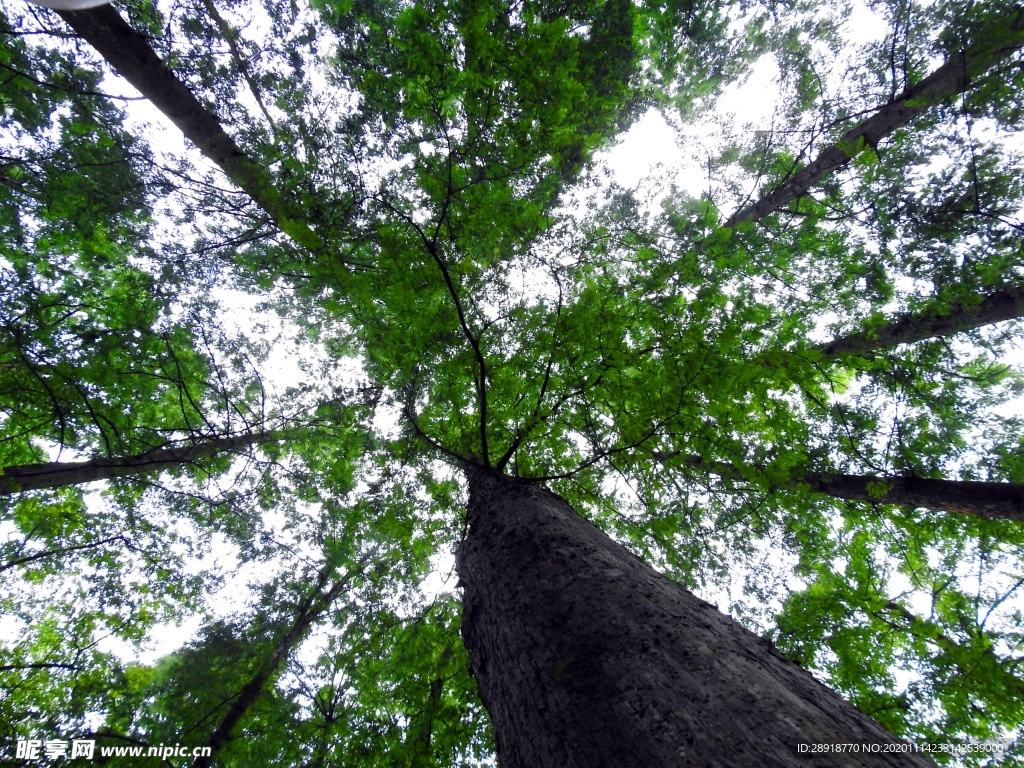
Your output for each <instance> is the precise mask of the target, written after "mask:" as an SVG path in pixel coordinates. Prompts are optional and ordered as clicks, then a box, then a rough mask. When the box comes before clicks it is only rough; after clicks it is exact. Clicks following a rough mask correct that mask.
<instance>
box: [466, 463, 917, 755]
mask: <svg viewBox="0 0 1024 768" xmlns="http://www.w3.org/2000/svg"><path fill="white" fill-rule="evenodd" d="M467 474H468V477H469V486H470V497H469V532H468V535H467V537H466V539H465V541H464V542H463V543H462V545H461V546H460V548H459V552H458V558H457V563H458V571H459V576H460V579H461V582H462V586H463V590H464V596H463V619H462V635H463V638H464V640H465V643H466V647H467V649H468V651H469V657H470V662H471V665H472V668H473V672H474V674H475V676H476V679H477V682H478V685H479V687H480V696H481V699H482V700H483V703H484V705H485V706H486V707H487V709H488V711H489V712H490V715H491V720H492V722H493V725H494V734H495V742H496V745H497V753H498V759H499V762H500V765H501V766H502V768H544V766H552V767H553V768H554V767H555V766H557V767H558V768H569V767H571V766H578V767H579V768H599V767H600V766H608V767H609V768H611V767H613V766H623V767H624V768H625V767H628V768H647V767H649V766H650V767H653V766H665V767H666V768H685V767H686V766H694V767H695V768H696V767H697V766H700V767H701V768H713V767H714V766H730V767H731V766H779V768H781V767H782V766H788V767H792V766H822V767H823V768H824V766H929V765H933V764H932V763H931V762H930V761H929V760H928V759H926V758H925V757H924V756H923V755H916V754H913V753H912V752H902V751H900V752H889V753H886V752H883V751H881V750H884V749H885V748H886V746H885V745H889V749H904V748H908V747H906V745H905V744H904V743H903V742H899V741H898V740H897V739H895V737H893V736H892V735H891V734H889V733H888V732H886V731H885V730H884V729H883V728H882V727H881V726H880V725H878V724H877V723H875V722H874V721H873V720H872V719H871V718H869V717H868V716H867V715H865V714H863V713H862V712H860V711H858V710H857V709H855V708H854V707H853V706H851V705H850V704H848V703H847V702H845V701H844V700H843V699H842V698H840V697H839V696H838V695H836V694H835V693H834V692H832V691H831V690H829V689H828V688H826V687H825V686H824V685H822V684H821V683H819V682H818V681H816V680H815V679H814V678H813V677H811V675H810V674H808V673H807V672H806V671H804V670H803V669H801V668H800V667H799V666H797V665H796V664H795V663H793V662H792V661H790V660H788V659H786V658H785V657H783V656H782V655H781V654H780V653H778V652H777V651H775V650H774V648H773V647H772V646H771V644H770V643H768V641H766V640H764V639H762V638H760V637H758V636H757V635H755V634H753V633H752V632H749V631H748V630H746V629H744V628H743V627H741V626H740V625H739V624H737V623H736V622H735V621H733V620H732V619H730V618H728V617H727V616H724V615H723V614H721V613H720V612H719V611H717V610H716V609H715V608H714V607H713V606H711V605H709V604H708V603H705V602H703V601H702V600H699V599H697V598H696V597H694V596H693V595H691V594H690V593H689V592H687V591H686V590H685V589H683V588H682V587H681V586H679V585H678V584H676V583H675V582H673V581H671V580H669V579H668V578H666V577H665V576H662V575H661V574H659V573H657V572H656V571H655V570H653V569H652V568H650V567H648V566H647V565H645V564H644V563H643V562H642V561H641V560H639V559H638V558H637V557H635V556H634V555H632V554H630V553H629V552H628V551H627V550H626V549H625V548H623V547H622V546H620V545H619V544H617V543H615V542H613V541H612V540H611V539H610V538H608V536H606V535H605V534H604V533H602V532H601V531H600V530H598V529H597V528H596V527H594V526H593V525H591V524H590V523H589V522H587V521H586V520H584V519H583V518H581V517H580V516H579V515H577V514H576V512H575V511H574V510H573V509H572V507H570V506H569V505H568V504H567V503H566V502H565V501H564V500H563V499H561V498H560V497H558V496H556V495H555V494H553V493H551V492H549V491H546V490H544V489H542V488H539V487H536V486H531V485H527V484H524V483H521V482H517V481H515V480H513V479H510V478H507V477H504V476H502V475H499V474H497V473H495V472H492V471H490V470H486V469H482V468H470V469H468V470H467ZM804 744H806V745H818V744H847V745H855V746H852V747H846V750H847V751H841V752H813V751H811V750H812V749H814V747H813V746H808V747H806V748H802V747H801V745H804ZM876 750H877V751H876Z"/></svg>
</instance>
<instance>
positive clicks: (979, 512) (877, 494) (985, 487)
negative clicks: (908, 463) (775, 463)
mask: <svg viewBox="0 0 1024 768" xmlns="http://www.w3.org/2000/svg"><path fill="white" fill-rule="evenodd" d="M798 484H806V485H807V486H809V487H810V489H811V491H813V492H815V493H823V494H827V495H829V496H834V497H836V498H840V499H851V500H853V501H870V502H874V503H876V504H900V505H903V506H906V507H926V508H928V509H941V510H943V511H945V512H954V513H957V514H963V515H975V516H977V517H986V518H989V519H991V520H1024V485H1021V484H1020V483H986V482H979V481H975V480H933V479H931V478H926V477H873V476H871V475H844V474H836V475H809V476H806V477H804V478H802V479H801V480H800V481H797V482H795V483H793V485H798Z"/></svg>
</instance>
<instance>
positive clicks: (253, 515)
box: [0, 0, 1024, 766]
mask: <svg viewBox="0 0 1024 768" xmlns="http://www.w3.org/2000/svg"><path fill="white" fill-rule="evenodd" d="M0 14H2V16H0V44H2V47H0V105H2V109H3V113H2V118H0V198H2V205H0V515H2V517H0V573H2V574H3V579H2V585H0V610H2V615H3V618H2V619H0V734H2V735H0V753H2V754H3V762H4V764H11V765H22V764H31V763H32V762H33V761H31V760H28V759H23V758H25V756H24V755H23V754H21V755H18V756H17V757H16V756H15V755H16V749H17V748H18V747H17V746H16V743H17V742H24V741H25V740H39V741H40V742H46V743H49V742H54V741H61V740H63V741H66V742H71V741H73V740H85V739H87V740H92V741H94V742H95V743H96V744H97V745H99V746H109V747H124V746H131V745H136V746H149V745H158V744H187V745H195V746H199V745H208V746H209V747H210V749H211V755H210V756H209V757H197V758H196V759H195V761H194V762H193V763H192V764H193V765H196V766H200V765H209V764H212V763H216V764H218V765H231V766H234V765H238V766H249V765H317V766H328V765H338V766H341V765H346V766H347V765H373V766H387V765H394V766H399V765H401V766H407V765H413V766H420V765H422V766H435V765H436V766H455V765H460V766H477V765H489V764H493V759H494V758H493V755H494V750H495V745H494V744H495V742H494V738H493V735H492V726H491V720H490V719H489V717H488V710H487V708H485V706H484V703H483V702H482V701H481V698H480V695H479V694H478V690H477V681H476V680H475V679H474V670H475V671H476V672H477V673H478V672H479V670H478V669H477V668H476V667H473V666H472V665H473V664H474V663H476V662H473V661H471V658H470V657H469V656H468V655H467V651H466V647H465V644H464V641H463V637H462V636H461V635H460V625H461V624H462V623H463V622H468V621H469V619H467V618H466V617H464V616H463V612H462V609H461V604H460V600H461V597H462V589H463V586H464V585H463V584H462V583H457V582H458V579H457V578H456V576H455V574H454V566H453V565H452V563H453V558H452V556H453V554H454V553H455V552H456V550H458V549H459V547H460V544H461V543H462V542H464V541H465V540H466V538H467V535H468V533H467V531H468V530H469V525H468V520H469V517H468V513H467V500H468V490H467V489H468V487H469V486H468V483H467V477H471V476H473V473H474V472H477V471H480V470H481V469H485V470H487V471H488V472H492V473H499V474H500V475H501V476H504V477H507V478H511V479H513V481H514V482H515V483H517V484H520V485H532V484H536V485H540V486H543V487H546V488H549V489H551V490H552V491H553V492H555V493H557V494H558V496H560V497H561V498H562V499H564V500H565V501H566V502H567V504H569V505H571V508H572V509H575V510H576V511H577V512H578V513H579V514H580V515H582V516H584V517H585V518H586V519H588V520H590V521H591V522H593V523H594V524H595V525H596V526H597V527H598V528H599V529H600V530H601V531H603V532H604V533H605V534H607V536H609V537H611V539H613V540H615V541H617V542H619V543H621V544H622V545H624V546H625V547H626V548H628V549H629V550H630V551H631V552H633V553H634V554H635V555H637V556H638V557H639V558H640V559H642V560H643V561H644V562H646V563H648V564H650V565H652V566H654V567H655V568H656V569H657V570H658V571H660V572H661V573H663V574H665V575H666V576H668V577H669V578H671V579H672V580H674V581H676V582H678V583H679V584H681V585H683V586H684V587H685V588H686V589H688V590H690V591H692V592H694V593H695V594H697V595H698V596H700V597H703V598H704V599H706V600H709V601H711V602H713V603H715V604H716V605H717V606H718V608H719V609H720V610H721V611H723V612H725V613H727V614H729V615H730V616H732V618H733V619H735V620H737V621H739V622H740V623H742V624H743V625H744V626H746V627H748V628H749V629H752V630H754V631H755V632H757V633H758V634H760V635H763V636H765V637H767V638H769V639H770V640H771V642H772V643H773V644H774V646H775V647H777V648H778V650H779V651H781V652H782V653H783V654H785V655H786V656H788V657H789V658H790V659H792V660H793V661H795V662H796V663H797V664H799V665H800V666H802V667H803V668H805V669H807V670H809V671H810V672H812V673H813V674H814V675H815V677H816V678H817V679H819V680H820V681H822V682H823V683H825V684H827V685H828V686H829V687H830V688H832V689H833V690H835V691H836V692H838V693H839V694H840V695H841V696H842V697H843V698H845V699H846V700H847V701H849V702H850V703H852V704H853V705H855V706H856V707H857V708H859V709H860V710H861V711H863V712H864V713H866V714H867V715H869V716H870V717H871V718H873V719H874V720H876V721H877V722H878V723H880V724H881V725H882V726H884V727H885V728H886V729H888V730H889V731H890V732H891V733H892V734H894V735H895V736H896V737H900V738H905V739H907V740H909V741H911V742H915V743H920V744H925V743H936V744H939V743H946V744H969V743H972V742H978V741H985V740H1001V743H1005V744H1006V745H1008V747H1007V751H1006V752H1005V754H1004V755H1002V758H1001V761H1002V764H1006V765H1016V764H1022V765H1024V739H1021V738H1020V729H1021V727H1022V725H1024V669H1022V666H1021V664H1022V660H1024V648H1022V645H1024V632H1022V626H1024V619H1022V607H1021V606H1022V601H1021V588H1022V587H1024V557H1022V556H1024V423H1022V420H1021V416H1020V413H1021V395H1022V394H1024V373H1022V369H1021V365H1020V360H1021V357H1020V347H1019V345H1020V340H1021V324H1020V316H1021V313H1022V312H1024V246H1022V243H1024V241H1022V233H1024V220H1022V211H1024V209H1022V198H1024V154H1022V152H1024V143H1022V142H1021V135H1020V134H1021V123H1022V112H1021V109H1022V107H1021V99H1020V94H1021V93H1022V88H1024V54H1022V53H1021V49H1022V48H1024V8H1022V7H1020V6H1017V5H1014V4H1013V3H1009V2H1001V1H996V2H984V3H980V2H973V1H967V2H962V1H961V0H937V2H932V3H920V2H916V0H877V1H873V2H867V3H863V4H861V3H853V4H851V3H847V2H843V0H829V1H826V2H810V1H809V0H808V1H807V2H803V1H799V0H798V1H794V2H785V3H782V2H753V1H747V0H743V1H742V2H715V1H711V2H695V1H691V0H668V2H659V3H650V2H646V0H636V1H635V2H630V1H629V0H600V1H597V0H593V1H591V0H578V1H577V0H567V1H566V2H561V3H558V2H546V1H544V2H534V1H533V0H513V2H497V0H402V1H401V2H398V1H397V0H396V1H391V0H386V1H384V2H364V0H312V2H310V3H309V4H305V3H302V2H299V0H290V1H289V2H276V1H275V0H174V2H167V3H159V4H152V3H150V2H148V0H125V1H124V2H120V3H118V4H117V5H116V6H110V5H106V6H100V7H98V8H94V9H91V10H84V11H53V10H48V9H44V8H40V7H37V6H33V5H29V4H27V3H25V2H22V1H21V0H4V2H3V5H2V7H0ZM766 73H767V75H766ZM751 78H755V79H756V81H757V82H766V81H767V82H770V86H769V87H770V89H771V90H772V91H773V93H774V92H777V94H778V99H777V101H776V102H775V106H774V109H773V110H772V112H771V114H770V116H769V117H768V119H767V120H766V121H765V122H764V123H763V124H752V123H748V122H745V121H744V119H743V117H742V115H741V116H739V117H737V116H736V114H733V113H730V112H727V111H725V110H723V109H722V108H721V107H720V101H722V100H728V99H731V101H730V102H729V103H735V94H737V93H748V94H749V92H750V91H749V90H747V91H743V90H742V88H743V85H744V83H748V82H750V81H751ZM651 120H660V121H664V123H665V124H666V125H667V126H669V127H670V128H671V129H672V130H673V131H674V132H675V135H676V140H675V142H674V145H673V146H672V147H671V148H668V149H666V152H667V153H668V154H666V155H665V156H664V157H661V158H659V159H660V160H661V161H662V162H663V165H661V166H660V167H658V168H656V169H654V170H653V171H652V173H651V174H650V175H648V176H647V177H646V178H645V179H644V180H642V181H640V182H639V183H638V184H636V185H633V186H631V185H629V184H626V183H625V182H623V181H622V179H621V178H619V177H616V176H615V175H614V174H613V173H612V172H611V171H610V170H609V166H608V161H607V159H608V151H609V150H611V149H612V148H613V147H615V146H616V145H617V144H618V143H621V142H622V141H623V137H624V136H626V135H627V132H628V131H629V129H630V128H631V127H632V126H634V125H635V124H637V122H638V121H644V122H649V121H651ZM460 575H461V576H462V578H463V579H466V578H467V577H466V576H465V575H464V574H463V573H462V571H461V570H460ZM169 636H173V637H181V638H182V639H181V640H180V641H177V642H174V643H168V642H167V638H168V637H169ZM154 649H159V652H155V651H154ZM500 743H501V740H500V739H499V744H500ZM98 755H99V753H98V752H97V756H98ZM932 758H933V759H935V760H937V761H940V762H951V763H952V764H961V765H978V766H980V765H986V764H995V758H993V756H992V754H991V753H985V752H981V751H975V752H967V753H966V754H961V755H953V754H949V753H941V752H940V753H937V754H933V755H932ZM97 759H99V757H98V758H97ZM102 759H103V760H106V761H108V762H110V763H114V764H116V763H118V762H119V760H120V761H123V762H124V763H125V764H129V763H130V764H131V765H140V764H144V762H145V761H144V760H142V759H140V758H118V757H112V756H107V757H103V758H102ZM175 760H177V761H178V762H174V761H173V760H168V761H167V762H168V763H169V764H172V765H185V764H186V763H188V762H189V759H187V758H175ZM1015 761H1017V762H1015ZM44 762H45V761H44ZM158 762H159V761H152V764H154V765H156V764H158Z"/></svg>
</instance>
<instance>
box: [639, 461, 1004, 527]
mask: <svg viewBox="0 0 1024 768" xmlns="http://www.w3.org/2000/svg"><path fill="white" fill-rule="evenodd" d="M655 458H661V459H665V460H667V459H669V458H670V457H668V456H665V455H657V456H656V457H655ZM683 463H684V464H685V465H686V466H689V467H693V468H695V469H700V470H702V471H705V472H708V473H710V474H713V475H717V476H719V477H722V478H727V479H732V480H738V481H744V482H746V481H749V482H753V483H755V484H758V482H759V481H758V479H757V476H756V474H757V473H755V474H754V476H752V477H751V476H748V474H747V473H744V472H741V471H740V469H739V468H738V467H736V466H734V465H732V464H729V463H726V462H720V461H708V460H706V459H704V458H703V457H702V456H687V457H686V458H685V459H684V460H683ZM763 484H764V485H766V486H770V487H773V488H778V489H781V490H810V491H811V492H812V493H820V494H824V495H826V496H832V497H834V498H838V499H850V500H852V501H869V502H872V503H874V504H898V505H901V506H907V507H925V508H928V509H938V510H943V511H945V512H953V513H957V514H963V515H975V516H977V517H984V518H989V519H993V520H1024V485H1022V484H1020V483H990V482H981V481H976V480H933V479H931V478H924V477H880V476H874V475H847V474H841V473H829V474H825V473H820V474H819V473H809V474H805V475H803V476H800V477H794V478H792V479H790V480H785V481H782V482H773V483H767V482H765V483H763Z"/></svg>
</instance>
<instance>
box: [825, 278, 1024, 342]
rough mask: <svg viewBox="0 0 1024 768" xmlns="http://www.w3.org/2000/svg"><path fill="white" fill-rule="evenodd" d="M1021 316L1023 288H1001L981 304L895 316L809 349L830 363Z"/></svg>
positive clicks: (957, 304) (962, 302) (964, 303)
mask: <svg viewBox="0 0 1024 768" xmlns="http://www.w3.org/2000/svg"><path fill="white" fill-rule="evenodd" d="M1022 315H1024V289H1022V288H1020V287H1017V286H1005V287H1002V288H999V289H997V290H993V291H990V292H989V293H986V294H985V295H984V296H983V297H982V298H981V301H980V302H979V301H971V300H960V301H957V302H955V303H953V304H946V305H942V306H938V307H929V308H926V309H922V310H918V311H917V312H905V313H903V314H900V315H897V316H896V317H894V318H893V319H892V320H891V321H890V322H889V323H887V324H886V325H884V326H882V327H880V328H875V329H872V330H868V331H858V332H856V333H851V334H848V335H846V336H841V337H839V338H837V339H833V340H832V341H829V342H826V343H824V344H818V345H817V346H814V347H812V349H815V350H818V351H819V352H821V353H822V355H823V356H824V357H825V358H827V359H830V360H834V359H836V358H839V357H844V356H846V355H864V354H869V353H871V352H874V351H876V350H879V349H889V348H891V347H895V346H898V345H899V344H913V343H914V342H917V341H924V340H925V339H936V338H946V337H949V336H953V335H955V334H957V333H963V332H964V331H970V330H973V329H975V328H981V327H982V326H985V325H992V324H993V323H1001V322H1003V321H1006V320H1016V319H1018V318H1020V317H1021V316H1022Z"/></svg>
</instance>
